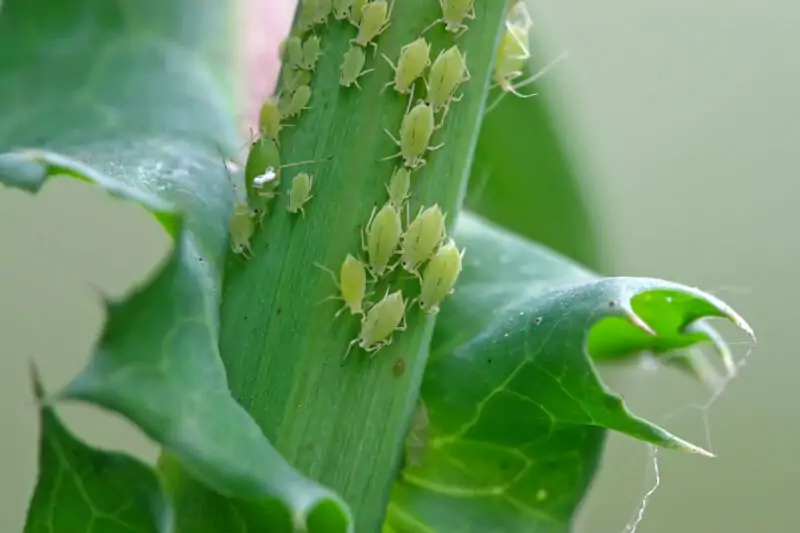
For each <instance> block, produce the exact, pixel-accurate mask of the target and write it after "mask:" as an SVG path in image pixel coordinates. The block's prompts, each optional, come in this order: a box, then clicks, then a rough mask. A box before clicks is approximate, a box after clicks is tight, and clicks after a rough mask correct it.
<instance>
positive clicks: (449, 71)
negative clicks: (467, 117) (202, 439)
mask: <svg viewBox="0 0 800 533" xmlns="http://www.w3.org/2000/svg"><path fill="white" fill-rule="evenodd" d="M469 80H470V74H469V70H468V69H467V58H466V56H463V55H461V51H460V50H459V49H458V46H456V45H453V46H451V47H450V48H448V49H447V50H444V51H442V52H440V53H439V56H438V57H437V58H436V61H434V62H433V65H432V66H431V71H430V73H429V75H428V80H427V83H426V86H427V88H428V94H427V98H426V101H427V102H428V103H429V104H431V106H433V111H434V113H438V112H439V111H441V110H442V109H446V108H447V106H448V105H449V104H450V102H451V101H458V100H460V99H461V97H460V96H459V97H458V98H456V97H455V96H454V94H455V92H456V89H458V87H459V85H461V84H462V83H465V82H467V81H469ZM442 120H444V118H442Z"/></svg>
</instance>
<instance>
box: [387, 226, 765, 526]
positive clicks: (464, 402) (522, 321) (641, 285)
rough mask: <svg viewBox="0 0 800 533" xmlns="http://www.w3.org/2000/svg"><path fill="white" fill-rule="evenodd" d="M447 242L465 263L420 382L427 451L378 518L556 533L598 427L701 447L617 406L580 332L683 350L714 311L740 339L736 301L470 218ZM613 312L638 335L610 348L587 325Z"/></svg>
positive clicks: (629, 347) (567, 516) (594, 453)
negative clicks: (584, 260) (568, 254)
mask: <svg viewBox="0 0 800 533" xmlns="http://www.w3.org/2000/svg"><path fill="white" fill-rule="evenodd" d="M457 238H458V239H459V242H460V243H462V245H464V246H465V247H466V254H465V258H464V271H463V273H462V275H461V281H460V282H459V285H458V288H457V292H456V294H455V296H454V297H453V298H452V300H451V301H449V302H447V303H446V304H445V307H444V308H443V309H442V312H441V314H440V317H439V320H438V322H437V327H436V333H435V336H434V343H433V346H432V354H431V362H430V363H429V365H428V368H427V371H426V374H425V378H424V381H423V385H422V398H423V400H424V402H425V405H426V406H427V411H428V416H429V419H430V427H429V428H428V429H427V431H428V433H429V438H428V442H427V450H426V451H425V453H424V455H423V456H422V457H423V458H422V460H421V463H420V464H419V465H410V466H408V467H407V468H406V469H405V471H404V472H403V476H402V479H401V480H400V481H399V482H398V484H397V485H396V486H395V489H394V493H393V499H392V505H391V507H390V509H389V520H388V524H389V527H390V528H392V529H394V530H395V531H398V532H402V531H490V530H496V531H505V532H533V531H536V532H541V531H553V532H560V531H568V530H569V526H570V521H571V518H572V515H573V513H574V511H575V509H576V506H577V505H578V503H579V502H580V500H581V498H582V496H583V494H584V492H585V491H586V488H587V487H588V484H589V482H590V480H591V477H592V475H593V473H594V470H595V468H596V466H597V460H598V455H599V453H600V448H601V443H602V430H603V429H612V430H615V431H618V432H621V433H625V434H627V435H630V436H632V437H635V438H638V439H641V440H644V441H647V442H650V443H653V444H657V445H660V446H664V447H667V448H673V449H678V450H683V451H687V452H692V453H698V454H702V455H710V454H709V453H708V452H706V451H704V450H702V449H701V448H699V447H697V446H695V445H693V444H690V443H688V442H686V441H684V440H682V439H680V438H679V437H677V436H675V435H672V434H671V433H669V432H668V431H666V430H665V429H663V428H660V427H658V426H656V425H654V424H652V423H650V422H648V421H646V420H644V419H641V418H639V417H637V416H635V415H633V414H632V413H631V412H630V411H628V409H627V408H626V406H625V405H624V403H623V401H622V399H621V398H620V397H619V396H617V395H615V394H614V393H612V392H611V391H609V390H608V389H607V388H606V386H605V385H604V384H603V383H602V381H601V380H600V378H599V377H598V375H597V374H596V372H595V369H594V366H593V364H592V361H591V359H590V358H589V355H588V353H587V351H586V346H587V334H589V338H590V339H591V338H593V337H594V338H596V340H595V344H594V346H603V347H605V349H607V350H611V349H617V348H619V350H620V351H640V350H642V349H646V348H647V347H649V346H651V345H653V344H658V345H667V344H670V343H671V344H675V345H682V346H686V345H690V344H692V343H693V342H698V341H700V340H704V338H700V337H698V336H697V335H696V333H694V331H692V330H691V329H689V330H687V327H688V326H690V325H691V324H693V323H695V322H696V321H697V320H700V319H703V318H705V317H724V318H727V319H729V320H731V321H733V322H734V323H735V324H737V325H738V326H739V327H741V328H742V329H744V330H745V331H746V332H747V333H749V334H751V335H752V331H751V330H750V328H749V326H748V325H747V324H746V323H745V322H744V321H743V320H742V319H741V318H740V317H739V316H738V315H736V314H735V312H734V311H732V310H731V309H730V308H728V306H727V305H725V304H724V303H722V302H721V301H719V300H717V299H715V298H714V297H712V296H710V295H708V294H704V293H702V292H700V291H698V290H696V289H690V288H688V287H684V286H681V285H678V284H675V283H671V282H667V281H662V280H657V279H637V278H598V277H596V276H594V275H592V274H591V273H589V272H588V271H586V270H584V269H582V268H581V267H579V266H577V265H575V264H574V263H572V262H571V261H569V260H567V259H565V258H563V257H561V256H559V255H557V254H555V253H553V252H551V251H549V250H547V249H546V248H544V247H541V246H539V245H534V244H532V243H529V242H526V241H524V240H522V239H521V238H519V237H516V236H513V235H511V234H509V233H507V232H505V231H503V230H501V229H499V228H496V227H492V226H490V225H488V224H487V223H485V222H483V221H481V220H480V219H477V218H474V217H472V216H469V215H463V216H462V217H461V219H460V220H459V225H458V234H457ZM612 318H613V319H614V320H615V321H616V322H615V324H616V323H617V322H620V323H621V322H622V321H624V323H625V324H628V325H629V327H632V328H635V329H637V331H641V332H642V335H640V336H637V337H636V338H635V339H633V338H632V337H625V336H623V337H620V338H619V341H620V342H621V343H623V345H622V346H621V347H616V346H615V339H616V337H615V336H614V333H615V332H614V331H608V330H605V329H604V328H603V326H601V329H600V333H595V331H596V330H595V329H594V328H597V327H598V326H597V325H598V324H603V321H604V320H609V319H612ZM590 331H591V332H592V333H590ZM592 347H593V344H592V343H591V342H590V343H589V349H590V350H591V349H592Z"/></svg>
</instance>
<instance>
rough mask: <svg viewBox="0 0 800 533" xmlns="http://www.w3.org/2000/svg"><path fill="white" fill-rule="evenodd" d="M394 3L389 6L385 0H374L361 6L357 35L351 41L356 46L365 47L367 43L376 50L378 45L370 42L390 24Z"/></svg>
mask: <svg viewBox="0 0 800 533" xmlns="http://www.w3.org/2000/svg"><path fill="white" fill-rule="evenodd" d="M393 7H394V3H392V5H391V6H389V4H388V2H387V1H386V0H374V1H372V2H369V3H367V4H366V5H364V7H362V8H361V21H360V22H359V24H358V35H357V36H356V38H355V39H352V40H351V42H354V43H356V44H357V45H358V46H361V47H366V46H367V45H368V44H369V45H372V46H373V47H374V48H375V51H376V52H377V51H378V45H377V44H375V43H374V42H372V41H373V40H374V39H375V38H376V37H377V36H379V35H380V34H381V33H383V32H384V31H386V28H388V27H389V25H390V24H391V23H390V22H389V19H390V18H391V16H392V8H393Z"/></svg>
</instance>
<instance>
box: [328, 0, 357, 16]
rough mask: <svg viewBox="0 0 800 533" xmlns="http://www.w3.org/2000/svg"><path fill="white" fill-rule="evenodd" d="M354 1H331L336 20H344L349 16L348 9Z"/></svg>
mask: <svg viewBox="0 0 800 533" xmlns="http://www.w3.org/2000/svg"><path fill="white" fill-rule="evenodd" d="M354 1H355V0H333V16H334V18H335V19H336V20H344V19H346V18H348V17H349V16H350V9H351V8H352V7H353V2H354Z"/></svg>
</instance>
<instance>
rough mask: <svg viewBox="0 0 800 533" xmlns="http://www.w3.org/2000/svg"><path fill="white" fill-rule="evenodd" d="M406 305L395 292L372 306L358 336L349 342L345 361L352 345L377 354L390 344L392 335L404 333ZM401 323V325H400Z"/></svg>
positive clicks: (398, 293) (387, 291)
mask: <svg viewBox="0 0 800 533" xmlns="http://www.w3.org/2000/svg"><path fill="white" fill-rule="evenodd" d="M405 314H406V303H405V302H404V301H403V293H402V292H401V291H395V292H393V293H392V294H389V290H388V289H387V290H386V295H385V296H384V297H383V299H382V300H381V301H379V302H378V303H376V304H375V305H373V306H372V307H371V308H370V309H369V311H367V315H366V316H365V317H364V319H363V320H362V321H361V331H359V333H358V336H357V337H356V338H355V339H353V340H352V341H351V342H350V345H349V346H348V347H347V352H346V353H345V354H344V358H345V360H346V359H347V355H348V354H349V353H350V348H352V347H353V345H354V344H357V345H358V346H359V347H361V348H363V349H364V350H365V351H367V352H373V355H372V357H374V356H375V355H374V352H377V351H378V350H380V349H381V348H383V347H384V346H388V345H389V344H391V343H392V333H394V332H395V331H405V329H406V325H405V321H404V320H403V319H404V318H405ZM401 322H402V324H401Z"/></svg>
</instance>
